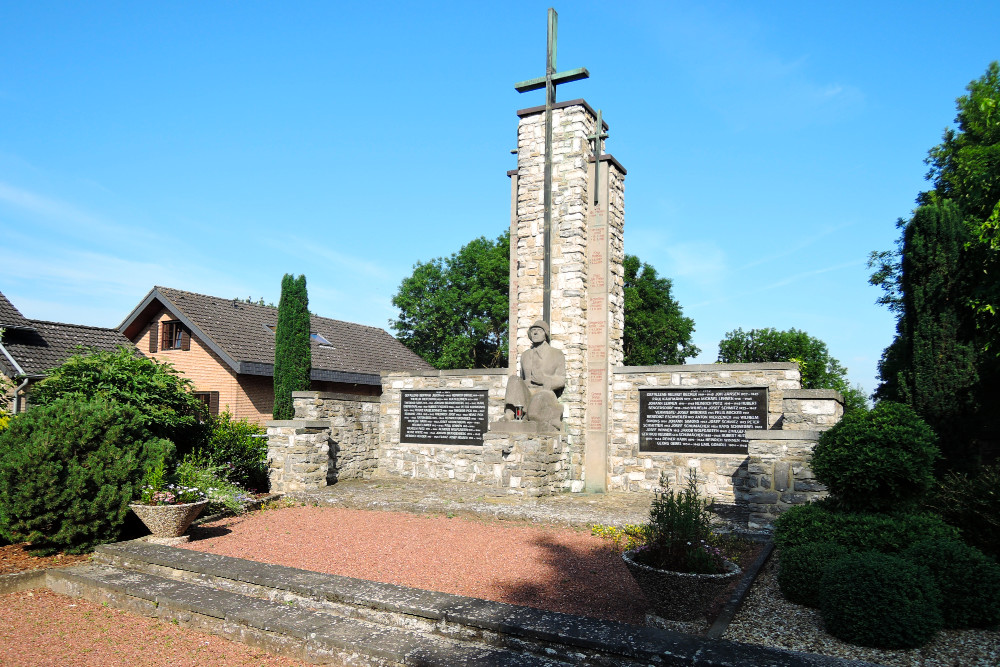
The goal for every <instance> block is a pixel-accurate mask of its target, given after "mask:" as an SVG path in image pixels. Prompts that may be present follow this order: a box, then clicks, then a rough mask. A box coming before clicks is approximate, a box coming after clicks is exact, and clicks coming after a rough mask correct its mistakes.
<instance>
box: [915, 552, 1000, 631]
mask: <svg viewBox="0 0 1000 667" xmlns="http://www.w3.org/2000/svg"><path fill="white" fill-rule="evenodd" d="M903 557H904V558H906V559H907V560H909V561H911V562H912V563H915V564H917V565H924V566H926V567H927V569H928V570H930V573H931V575H932V576H933V577H934V581H935V583H936V584H937V587H938V590H940V591H941V613H942V615H943V617H944V627H946V628H953V629H962V628H992V627H995V626H996V625H997V624H1000V565H997V564H996V563H994V562H993V561H991V560H990V559H989V558H987V557H986V556H984V555H983V553H982V552H981V551H979V550H978V549H976V548H974V547H970V546H968V545H967V544H965V543H964V542H959V541H958V540H923V541H921V542H918V543H916V544H914V545H913V546H911V547H910V548H909V549H907V550H906V551H905V552H904V553H903Z"/></svg>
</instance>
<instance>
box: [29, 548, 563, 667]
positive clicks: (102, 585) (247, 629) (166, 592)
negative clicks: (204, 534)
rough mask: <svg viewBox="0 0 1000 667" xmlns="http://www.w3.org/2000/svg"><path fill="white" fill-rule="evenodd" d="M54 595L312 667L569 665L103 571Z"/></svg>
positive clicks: (65, 579) (57, 580)
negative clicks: (174, 625)
mask: <svg viewBox="0 0 1000 667" xmlns="http://www.w3.org/2000/svg"><path fill="white" fill-rule="evenodd" d="M48 583H49V587H50V588H52V589H53V590H54V591H56V592H58V593H62V594H65V595H73V596H76V597H83V598H85V599H88V600H91V601H94V602H102V603H108V604H112V605H114V606H116V607H120V608H124V609H127V610H129V611H133V612H137V613H140V614H144V615H147V616H157V617H160V618H164V619H170V620H177V621H178V622H182V623H184V624H185V625H187V626H191V627H195V628H197V629H200V630H205V631H208V632H212V633H213V634H218V635H221V636H224V637H227V638H229V639H233V640H235V641H240V642H243V643H247V644H251V645H254V646H258V647H260V648H263V649H265V650H268V651H272V652H275V653H279V654H281V655H286V656H289V657H293V658H297V659H301V660H308V661H309V662H316V663H320V664H346V665H358V664H363V665H385V666H390V665H393V666H395V665H458V666H466V665H468V666H470V667H471V666H474V665H482V666H486V665H491V666H492V665H502V666H504V667H527V666H529V665H531V666H535V665H537V666H539V667H569V665H570V664H572V663H569V662H565V661H560V660H554V659H550V658H546V657H544V656H539V655H532V654H525V653H518V652H515V651H508V650H503V649H497V648H493V647H489V646H484V645H476V644H474V643H470V642H463V641H458V640H453V639H447V638H444V637H440V636H434V635H429V634H427V633H423V632H420V631H415V630H405V629H402V628H397V627H392V626H386V625H381V624H378V623H370V622H366V621H361V620H358V619H353V618H345V617H343V616H338V615H336V614H332V613H328V612H324V611H320V610H316V609H306V608H299V607H296V606H294V605H290V604H287V603H282V602H276V601H271V600H262V599H259V598H253V597H249V596H246V595H240V594H238V593H230V592H228V591H221V590H217V589H214V588H211V587H210V586H207V585H204V584H198V583H189V582H185V581H178V580H175V579H169V578H165V577H160V576H156V575H152V574H146V573H144V572H138V571H134V570H123V569H120V568H116V567H109V566H106V565H78V566H75V567H69V568H64V569H61V570H55V571H52V572H51V573H50V574H49V582H48Z"/></svg>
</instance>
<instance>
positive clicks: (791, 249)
mask: <svg viewBox="0 0 1000 667" xmlns="http://www.w3.org/2000/svg"><path fill="white" fill-rule="evenodd" d="M854 224H855V223H854V222H845V223H843V224H840V225H836V226H835V227H830V228H827V229H824V230H823V231H821V232H820V233H818V234H814V235H813V236H810V237H808V238H805V239H803V240H802V241H800V242H799V243H797V244H795V245H793V246H788V247H787V248H785V249H784V250H782V251H781V252H779V253H777V254H774V255H768V256H767V257H761V258H760V259H756V260H754V261H752V262H749V263H747V264H744V265H743V266H741V267H740V268H739V270H740V271H743V270H745V269H749V268H753V267H755V266H760V265H761V264H767V263H768V262H773V261H775V260H778V259H782V258H784V257H788V256H789V255H794V254H796V253H798V252H801V251H802V249H803V248H807V247H809V246H811V245H812V244H814V243H816V242H817V241H819V240H820V239H823V238H825V237H827V236H829V235H830V234H833V233H835V232H839V231H840V230H842V229H845V228H847V227H851V226H853V225H854Z"/></svg>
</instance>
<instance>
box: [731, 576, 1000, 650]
mask: <svg viewBox="0 0 1000 667" xmlns="http://www.w3.org/2000/svg"><path fill="white" fill-rule="evenodd" d="M777 563H778V560H777V557H772V558H771V560H770V561H768V563H767V565H765V566H764V569H763V570H762V571H761V574H760V576H758V577H757V580H756V581H755V582H754V585H753V587H752V588H751V589H750V594H749V596H748V597H747V600H746V602H745V603H744V605H743V607H742V608H741V609H740V611H739V612H738V613H737V614H736V617H735V618H734V619H733V622H732V623H731V624H730V626H729V629H728V630H727V631H726V634H725V635H723V637H724V638H725V639H732V640H733V641H738V642H746V643H748V644H762V645H764V646H774V647H778V648H787V649H791V650H793V651H805V652H807V653H822V654H824V655H832V656H837V657H840V658H851V659H853V660H863V661H866V662H873V663H876V664H881V665H891V666H893V667H896V666H898V667H910V666H918V665H919V666H920V667H924V666H926V667H930V666H939V667H997V665H1000V632H996V631H987V630H963V631H955V630H949V631H943V632H939V633H938V636H937V637H936V638H935V639H934V641H932V642H930V643H929V644H927V645H926V646H924V647H923V648H919V649H911V650H909V651H885V650H880V649H873V648H865V647H861V646H854V645H852V644H847V643H845V642H842V641H840V640H838V639H835V638H834V637H831V636H830V635H828V634H826V633H825V632H824V631H823V622H822V620H821V619H820V614H819V611H817V610H815V609H809V608H808V607H803V606H800V605H797V604H792V603H791V602H786V601H785V599H784V598H783V597H781V592H780V590H779V589H778V580H777Z"/></svg>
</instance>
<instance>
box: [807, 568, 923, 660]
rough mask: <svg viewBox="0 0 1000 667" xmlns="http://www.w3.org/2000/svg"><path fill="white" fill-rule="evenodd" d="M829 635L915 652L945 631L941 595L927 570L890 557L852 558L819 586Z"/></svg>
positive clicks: (826, 574)
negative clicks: (936, 634)
mask: <svg viewBox="0 0 1000 667" xmlns="http://www.w3.org/2000/svg"><path fill="white" fill-rule="evenodd" d="M820 589H821V591H822V592H821V599H822V603H821V606H820V611H821V613H822V615H823V624H824V625H825V626H826V630H827V632H829V633H830V634H831V635H833V636H834V637H838V638H839V639H843V640H844V641H847V642H850V643H852V644H860V645H861V646H873V647H876V648H889V649H900V648H915V647H917V646H923V645H924V644H926V643H927V642H928V641H930V640H931V639H932V638H933V637H934V634H935V633H936V632H937V631H938V630H939V629H941V626H942V618H941V611H940V605H941V594H940V592H939V591H938V588H937V586H936V585H935V583H934V578H933V577H932V576H931V573H930V572H929V571H928V570H927V568H924V567H921V566H918V565H915V564H914V563H912V562H910V561H908V560H906V559H904V558H901V557H899V556H894V555H891V554H882V553H876V552H865V553H857V554H850V555H847V556H844V557H842V558H839V559H837V560H835V561H834V562H832V563H830V565H829V566H828V567H827V568H826V571H825V572H824V574H823V577H822V580H821V582H820Z"/></svg>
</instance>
